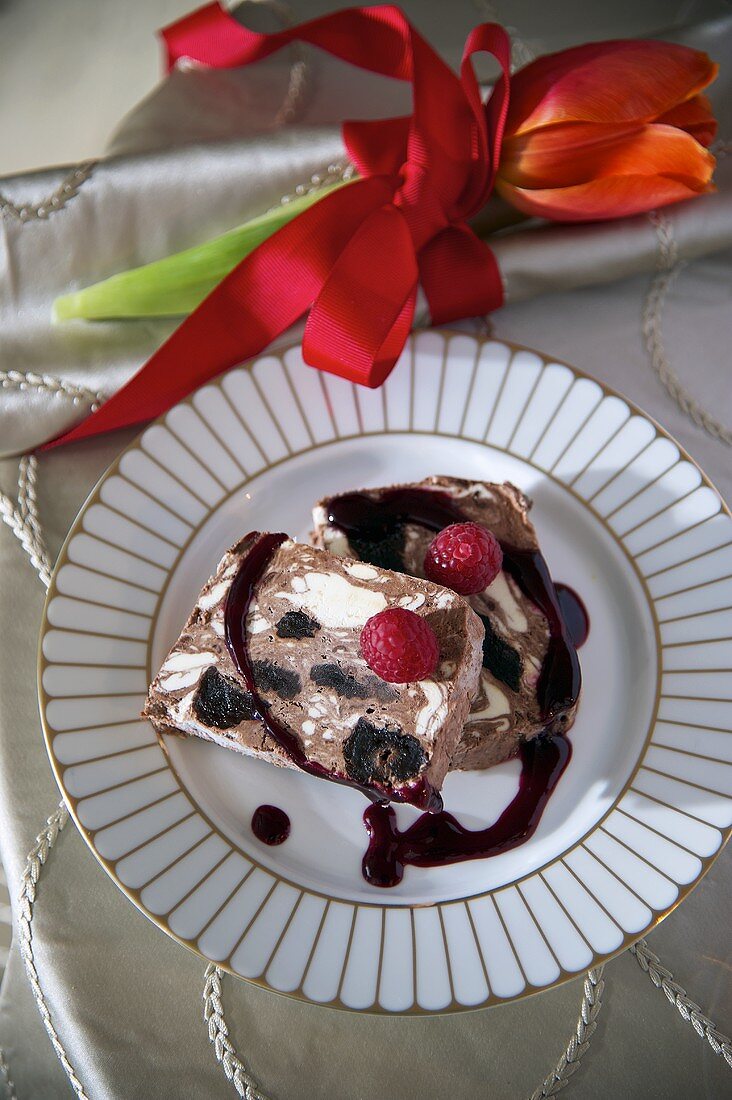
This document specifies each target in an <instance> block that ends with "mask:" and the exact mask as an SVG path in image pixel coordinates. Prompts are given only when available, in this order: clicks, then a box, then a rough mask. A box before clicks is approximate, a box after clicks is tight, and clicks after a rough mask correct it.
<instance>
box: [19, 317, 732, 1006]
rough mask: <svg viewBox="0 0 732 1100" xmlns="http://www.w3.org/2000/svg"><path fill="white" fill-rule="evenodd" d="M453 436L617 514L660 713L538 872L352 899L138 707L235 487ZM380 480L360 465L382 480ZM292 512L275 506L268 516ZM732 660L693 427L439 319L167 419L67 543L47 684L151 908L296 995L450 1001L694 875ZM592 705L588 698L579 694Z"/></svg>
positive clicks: (726, 779)
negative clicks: (647, 628) (391, 359)
mask: <svg viewBox="0 0 732 1100" xmlns="http://www.w3.org/2000/svg"><path fill="white" fill-rule="evenodd" d="M430 440H432V443H431V442H430ZM445 440H447V441H448V444H449V445H451V446H452V443H450V441H454V445H455V446H457V445H458V442H459V443H460V445H461V446H463V447H464V448H466V450H465V453H466V454H468V453H470V454H471V455H476V456H478V457H477V458H476V461H479V460H480V461H484V460H485V461H487V460H488V458H490V456H498V457H502V458H503V459H505V460H506V461H508V458H511V459H515V460H519V462H520V463H522V464H523V466H522V468H523V469H525V470H527V471H530V472H531V473H532V477H533V482H532V486H530V487H529V491H530V492H532V495H533V493H534V491H535V490H536V487H537V486H539V487H541V485H543V484H545V483H546V484H551V485H552V486H553V487H554V490H555V491H556V492H558V493H559V492H561V493H564V494H565V496H566V497H567V499H568V500H571V502H572V506H573V507H575V508H576V509H577V510H578V514H580V515H586V516H587V517H588V520H587V522H588V523H589V522H592V523H598V524H601V525H602V527H603V529H604V530H605V531H606V532H608V533H609V534H608V537H609V538H610V539H611V540H612V541H613V543H614V544H616V545H617V548H618V553H619V555H620V556H621V558H622V560H623V561H625V562H626V565H625V568H626V569H627V570H628V571H629V572H632V573H634V575H635V576H636V577H637V583H638V585H639V591H640V590H641V589H642V591H643V592H644V593H645V596H644V599H645V600H646V601H647V611H646V612H645V613H647V614H648V616H649V621H652V623H653V631H654V632H655V642H654V643H653V646H654V649H656V650H657V653H656V655H655V656H656V657H657V659H658V684H657V691H656V698H655V702H654V703H653V707H652V716H651V721H650V727H649V733H648V736H647V737H646V740H645V742H644V743H643V744H642V746H641V747H640V748H639V749H638V751H637V752H636V751H635V750H633V751H634V753H635V755H634V757H633V759H629V760H628V764H627V779H626V780H625V781H624V782H623V783H622V784H619V788H618V790H617V792H616V793H615V794H614V795H613V797H612V799H611V802H610V804H609V805H608V806H607V808H604V809H602V810H598V813H597V815H596V818H597V820H595V821H593V822H592V823H591V827H589V828H587V829H585V830H584V833H583V835H582V836H580V837H574V838H570V839H569V840H568V841H567V843H566V845H565V847H564V848H563V850H561V851H559V852H557V853H555V854H554V855H553V857H552V858H549V859H546V860H544V861H543V863H542V865H541V866H540V867H536V866H532V865H530V863H527V864H526V872H525V873H513V872H512V877H511V878H510V880H508V881H505V882H502V883H501V884H500V885H498V886H495V887H492V888H490V889H474V890H472V891H470V890H468V891H463V894H462V895H458V896H454V892H453V893H450V892H443V893H440V888H439V885H438V886H437V887H436V888H435V892H434V893H433V894H432V895H431V896H429V897H428V898H427V899H426V900H425V899H422V901H421V902H420V903H419V904H416V903H414V904H412V903H409V902H405V901H404V899H403V898H400V897H396V898H393V897H391V896H390V897H385V896H384V893H385V892H383V891H373V890H372V891H371V893H370V894H368V895H364V893H363V892H361V893H354V894H353V895H352V896H351V897H349V896H346V895H347V891H346V892H345V894H344V891H343V890H338V891H336V890H331V889H329V886H328V884H327V882H324V883H322V884H315V885H313V883H312V882H311V883H306V882H303V881H298V880H297V876H296V875H295V874H293V873H292V872H291V870H288V871H287V873H285V871H283V870H282V869H281V868H279V869H278V865H277V859H278V858H279V856H278V853H279V852H280V849H273V850H269V851H268V853H267V858H265V856H264V855H262V856H261V857H260V856H259V855H258V854H257V851H256V849H255V848H254V847H252V846H251V845H250V846H249V847H247V846H246V845H244V844H242V843H238V842H236V840H235V839H232V837H233V833H232V830H231V829H228V830H227V829H225V828H223V827H220V826H219V824H217V823H216V822H215V821H214V820H213V819H212V817H211V814H210V813H207V812H205V809H203V808H202V806H201V805H200V804H199V803H200V800H197V798H196V796H195V793H191V789H189V787H188V786H186V784H185V783H184V782H183V781H182V780H181V778H180V777H179V771H178V770H176V768H174V767H173V766H172V763H171V759H172V756H171V754H170V753H169V752H168V751H167V750H166V748H165V747H164V746H162V745H161V743H160V742H159V741H158V739H157V737H156V735H155V733H154V732H153V730H152V728H151V727H150V726H149V725H148V724H147V723H146V722H144V721H142V720H140V718H139V717H138V716H139V712H140V708H141V706H142V703H143V699H144V695H145V691H146V686H147V683H148V678H149V675H150V673H151V670H152V671H154V670H155V667H156V661H159V659H160V657H161V656H162V654H163V652H164V650H165V647H166V646H167V645H168V644H169V643H170V642H171V641H172V640H173V638H174V637H175V634H176V632H177V629H178V628H179V626H180V623H181V621H182V619H183V618H184V617H185V613H186V611H187V606H186V607H183V608H179V609H178V612H177V613H178V619H177V620H172V619H171V621H170V622H169V623H168V622H167V621H166V620H165V616H166V615H168V616H170V614H171V613H170V612H169V610H166V608H168V607H169V604H170V603H171V600H170V599H168V600H167V603H166V593H168V594H170V592H172V591H173V589H172V588H171V585H174V584H175V583H177V581H176V577H177V576H178V574H179V573H180V572H181V570H182V569H183V565H184V564H185V563H186V562H189V563H190V561H191V560H192V559H194V560H195V564H196V568H195V569H193V570H192V571H191V574H190V579H189V580H188V581H187V582H186V583H187V584H188V589H189V590H190V593H192V594H193V596H194V595H195V592H196V591H197V587H198V585H199V584H200V581H201V580H203V579H204V578H205V576H206V575H207V574H208V572H209V571H210V568H211V567H212V565H213V563H214V562H215V560H216V553H217V552H218V550H220V549H222V548H223V545H225V543H226V542H227V541H229V539H228V533H227V537H226V538H224V537H223V535H222V536H221V539H220V541H221V540H223V541H222V544H221V545H219V544H218V543H217V544H216V549H215V550H214V551H213V552H211V550H210V549H205V546H207V545H208V544H206V543H205V538H204V536H205V533H206V531H209V530H210V529H212V523H214V521H215V519H216V517H217V516H219V515H223V514H225V511H226V507H227V502H230V501H231V500H232V499H233V497H234V495H235V494H240V495H241V494H244V493H247V490H248V489H249V488H251V489H252V492H254V491H255V487H256V485H257V484H259V482H258V480H257V479H259V478H262V477H263V475H265V474H271V473H272V472H273V471H277V470H278V469H280V468H281V470H283V471H285V472H286V473H287V474H288V476H289V477H290V481H291V483H293V484H294V485H295V486H296V485H297V483H298V482H297V479H298V477H300V476H301V474H302V476H305V474H304V472H303V471H306V469H307V463H308V462H309V461H310V459H311V458H312V456H313V455H317V453H318V449H319V448H324V447H332V448H333V461H334V468H335V465H337V463H338V448H339V447H344V448H345V447H346V445H351V444H353V442H354V441H355V443H356V444H358V443H359V441H363V443H365V444H366V443H367V444H368V449H367V450H364V454H375V453H377V451H378V452H379V453H384V449H385V448H388V447H389V446H390V445H391V443H392V442H393V443H394V446H396V445H397V442H398V444H399V446H400V447H410V446H411V447H412V448H413V449H417V450H418V451H419V452H420V453H422V454H424V451H425V448H427V450H428V451H429V448H430V447H431V446H432V445H434V446H437V444H438V443H441V442H442V441H445ZM468 447H469V448H470V450H469V452H468V450H467V448H468ZM328 453H330V452H328ZM345 453H346V452H345V451H344V454H345ZM349 453H350V452H349ZM359 453H360V452H359ZM400 453H401V452H400ZM461 453H462V452H461ZM482 455H484V456H488V457H487V458H485V459H481V457H480V456H482ZM506 456H508V457H506ZM424 472H425V473H428V472H435V473H441V472H443V469H442V468H436V469H430V468H429V466H428V467H427V468H426V469H425V471H424ZM450 472H457V471H450ZM486 476H490V474H489V472H488V471H487V472H486ZM371 478H372V474H371V471H370V468H369V467H368V466H366V467H364V470H363V483H367V482H368V480H369V479H371ZM398 478H399V473H398V472H396V471H395V476H394V477H393V478H392V480H398ZM327 489H328V486H327V485H326V486H324V487H323V491H327ZM247 495H248V494H247ZM309 503H310V500H309V498H308V500H306V501H304V502H301V503H300V507H301V508H302V507H305V506H307V505H308V504H309ZM272 507H273V508H274V509H275V510H276V507H280V505H279V504H277V505H275V504H273V505H272ZM282 525H284V524H283V520H282V519H281V518H280V514H277V515H276V516H275V519H274V520H273V523H272V526H273V528H274V529H275V530H277V529H278V527H279V526H282ZM303 530H304V531H306V528H304V529H303ZM540 530H541V529H540ZM197 538H200V539H204V542H201V544H200V545H201V549H200V551H196V547H197V546H198V545H199V543H198V542H196V539H197ZM192 548H193V549H192ZM204 551H205V552H204ZM181 563H183V564H181ZM186 568H189V570H191V569H192V567H191V566H190V564H189V565H188V566H186ZM561 579H565V578H561ZM567 579H569V578H567ZM634 583H636V581H634ZM193 596H192V597H191V599H192V598H193ZM591 611H592V608H591ZM599 625H600V627H602V624H599ZM597 626H598V624H596V623H595V622H594V621H593V628H596V627H597ZM731 669H732V518H731V517H730V514H729V512H728V511H727V510H726V509H725V507H724V505H723V504H722V502H721V501H720V498H719V496H718V494H717V493H716V491H715V490H714V488H713V487H712V486H711V485H710V484H709V483H708V481H707V480H706V479H705V477H704V476H703V474H702V473H701V472H700V471H699V469H698V468H697V467H696V466H695V465H694V463H693V462H692V461H690V459H689V458H688V457H687V456H686V455H685V454H683V453H682V452H681V450H680V448H679V446H678V445H677V444H676V443H674V442H673V441H672V440H671V439H670V438H669V437H668V436H666V435H665V434H664V432H663V431H662V430H661V429H660V428H658V427H657V426H656V425H654V424H653V423H652V422H651V421H650V420H649V419H648V418H647V417H645V416H644V415H643V414H642V413H640V412H639V411H638V410H637V409H635V408H633V407H632V406H631V405H630V404H629V403H628V402H627V401H625V400H624V399H623V398H621V397H619V396H617V395H616V394H613V393H612V392H610V391H608V390H607V389H606V388H604V387H602V386H601V385H599V384H598V383H597V382H595V381H593V380H592V379H590V378H588V377H585V376H583V375H582V374H581V373H580V372H578V371H576V370H574V369H571V368H570V367H568V366H566V365H564V364H561V363H556V362H552V361H550V360H547V359H546V358H544V357H543V356H542V355H540V354H538V353H536V352H533V351H528V350H526V349H521V348H517V347H514V346H509V345H507V344H504V343H501V342H497V341H486V342H479V341H476V340H474V339H472V338H470V337H468V336H465V335H462V334H449V333H442V332H438V331H430V332H425V333H420V334H418V335H416V336H414V337H413V338H412V339H411V341H410V343H409V345H408V347H407V348H406V350H405V352H404V355H403V357H402V360H401V361H400V363H399V365H398V366H397V369H396V370H395V371H394V372H393V374H392V375H391V377H390V378H389V380H388V382H387V383H386V385H385V386H384V387H383V388H382V389H381V390H375V391H371V390H365V389H360V388H356V387H353V386H351V385H350V384H349V383H347V382H345V381H343V380H341V379H339V378H335V377H332V376H329V375H324V374H321V373H318V372H315V371H312V370H310V369H309V368H307V367H306V366H305V365H304V364H303V362H302V358H301V353H300V349H299V348H291V349H290V350H287V351H285V352H283V353H282V354H277V355H268V356H266V357H263V358H261V359H259V360H258V361H257V362H255V363H254V364H253V365H252V366H251V367H248V368H242V369H237V370H234V371H231V372H230V373H228V374H227V375H226V376H225V377H223V378H222V379H220V380H218V381H217V382H215V383H213V384H210V385H208V386H206V387H204V388H203V389H201V390H200V391H198V392H197V393H196V394H194V395H193V396H192V398H191V399H189V400H187V401H186V402H184V403H182V404H181V405H179V406H177V407H175V408H174V409H172V410H171V411H170V412H169V413H168V414H167V415H166V416H165V417H163V418H162V419H161V420H160V421H158V422H157V423H155V424H153V425H152V426H150V427H149V428H147V430H146V431H144V432H143V434H142V435H141V436H140V437H139V439H138V440H137V441H136V442H134V443H133V444H132V445H131V446H130V447H129V448H128V449H127V450H126V451H125V452H124V453H123V454H122V456H121V457H120V459H119V460H118V461H117V462H116V463H115V464H114V465H113V466H112V467H111V469H110V470H109V471H108V472H107V474H106V475H105V477H104V478H103V479H102V481H101V482H100V484H99V485H98V487H97V489H96V491H95V493H94V494H93V495H92V497H91V498H90V500H89V501H88V502H87V504H86V506H85V508H84V510H83V511H82V512H81V514H80V515H79V517H78V519H77V521H76V523H75V525H74V527H73V529H72V531H71V533H70V535H69V537H68V539H67V542H66V545H65V547H64V549H63V551H62V553H61V555H60V558H59V562H58V565H57V568H56V572H55V575H54V579H53V583H52V585H51V588H50V591H49V597H48V602H47V607H46V614H45V619H44V624H43V629H42V640H41V657H40V666H39V692H40V698H41V710H42V714H43V721H44V728H45V735H46V739H47V744H48V751H49V755H50V757H51V761H52V764H53V767H54V770H55V772H56V775H57V778H58V782H59V784H60V786H61V789H62V791H63V794H64V797H65V798H66V800H67V802H68V804H69V807H70V809H71V812H72V813H73V815H74V817H75V819H76V821H77V823H78V825H79V827H80V829H81V831H82V833H83V835H84V836H85V837H86V839H87V841H88V843H89V845H90V846H91V848H92V850H93V851H94V853H95V855H96V856H97V858H98V859H99V860H100V862H101V863H102V864H103V865H104V867H105V868H106V870H107V871H108V872H109V874H110V875H111V876H112V877H113V879H114V880H115V881H116V882H117V884H118V885H119V886H120V887H121V889H122V890H124V891H125V892H126V893H127V894H128V895H129V896H130V897H131V898H132V899H133V900H134V902H135V904H136V905H137V906H138V907H139V908H140V909H142V910H143V911H144V912H145V913H146V914H147V915H148V916H149V917H150V918H151V919H152V920H153V921H154V922H155V923H156V924H158V925H159V926H160V927H161V928H163V929H164V930H165V931H166V932H168V933H169V934H170V935H172V936H173V937H174V938H176V939H177V940H179V941H181V942H182V943H184V944H186V945H188V946H189V947H191V948H193V949H194V950H196V951H198V952H200V953H201V954H202V955H203V956H205V957H206V958H207V959H210V960H212V961H215V962H217V963H220V964H221V965H223V966H225V967H226V968H228V969H229V970H231V971H232V972H233V973H235V974H238V975H241V976H242V977H244V978H247V979H250V980H253V981H256V982H258V983H260V984H262V985H265V986H267V987H269V988H271V989H275V990H278V991H280V992H284V993H288V994H292V995H295V996H298V997H301V998H304V999H307V1000H309V1001H312V1002H317V1003H322V1004H331V1005H335V1006H338V1007H341V1008H348V1009H351V1010H361V1011H371V1012H387V1013H436V1012H444V1011H456V1010H459V1009H461V1008H470V1007H475V1006H479V1005H484V1004H490V1003H495V1002H499V1001H504V1000H511V999H514V998H517V997H520V996H522V995H525V994H527V993H531V992H534V991H535V990H537V989H542V988H547V987H551V986H553V985H556V984H557V983H559V982H560V981H563V980H565V979H567V978H568V977H571V976H572V975H573V974H576V973H578V972H580V971H582V970H584V969H586V968H587V967H589V966H592V965H596V964H597V963H598V962H600V961H601V960H602V959H604V958H607V957H609V956H611V955H613V954H614V953H616V952H618V951H619V950H621V949H622V948H623V947H624V946H626V945H627V944H628V943H630V942H632V941H633V940H634V939H637V938H638V937H639V936H641V935H643V934H644V933H646V932H647V931H648V930H649V929H651V928H652V927H653V926H654V925H655V924H657V923H658V921H659V920H660V919H661V918H662V917H663V916H664V915H665V914H666V913H668V912H669V911H670V910H671V909H672V908H673V907H674V906H675V905H676V904H677V903H678V901H679V900H680V899H681V898H683V897H684V895H685V894H686V893H687V892H688V891H689V890H690V889H691V887H692V886H693V885H694V884H695V883H696V882H697V881H698V879H699V878H700V877H701V875H702V874H703V873H704V872H705V870H706V869H707V867H708V866H709V864H710V862H711V860H712V859H713V857H714V856H715V855H716V854H717V853H718V852H719V850H720V848H721V846H722V845H723V843H724V841H725V840H726V838H727V836H728V833H729V829H730V823H731V822H732V675H731V671H730V670H731ZM591 706H592V699H590V698H587V697H585V699H584V700H583V704H582V707H581V712H582V709H583V708H591ZM203 751H204V752H213V753H217V752H219V750H216V749H211V748H210V747H209V746H204V748H203ZM212 759H213V758H212ZM572 767H574V760H573V761H572V764H571V765H570V769H569V771H568V773H567V774H568V775H569V772H571V769H572ZM269 770H272V769H269ZM473 782H475V777H473ZM564 782H565V780H564V779H563V780H562V783H564ZM289 843H290V842H288V844H289ZM286 848H287V845H284V846H283V848H282V852H283V853H284V852H285V849H286ZM487 862H488V863H490V862H492V861H487ZM461 866H462V867H465V866H467V865H461ZM471 866H472V865H471ZM476 866H477V865H476ZM451 870H453V869H451ZM476 873H477V872H476ZM481 873H483V872H481ZM420 874H424V872H419V871H416V875H417V876H419V875H420ZM422 881H430V880H422ZM435 882H439V880H438V879H435Z"/></svg>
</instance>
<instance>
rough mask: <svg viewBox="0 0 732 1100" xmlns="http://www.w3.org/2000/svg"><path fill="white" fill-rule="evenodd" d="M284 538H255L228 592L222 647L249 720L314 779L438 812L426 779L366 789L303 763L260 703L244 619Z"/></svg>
mask: <svg viewBox="0 0 732 1100" xmlns="http://www.w3.org/2000/svg"><path fill="white" fill-rule="evenodd" d="M286 539H287V535H283V534H278V535H260V536H259V538H257V539H256V541H255V542H254V543H253V545H252V547H251V548H250V550H249V552H248V554H247V556H246V557H245V558H244V561H243V562H242V563H241V565H240V567H239V571H238V573H237V574H236V576H235V577H234V580H233V581H232V584H231V588H230V589H229V594H228V596H227V598H226V608H225V610H224V629H225V633H226V644H227V646H228V649H229V652H230V654H231V657H232V660H233V662H234V664H235V666H236V668H237V669H238V671H239V673H240V675H241V677H242V679H243V680H244V684H245V686H246V689H247V692H248V693H249V695H250V697H251V702H250V710H251V717H252V718H253V719H256V720H257V721H259V722H261V723H262V725H263V726H264V728H265V729H266V731H267V733H268V734H269V735H270V737H271V738H272V739H273V740H274V741H276V742H277V744H278V745H279V746H280V748H281V749H282V750H283V752H285V753H286V754H287V756H289V758H290V760H292V762H293V764H295V765H297V767H298V768H300V770H301V771H304V772H307V773H308V775H315V776H317V777H318V779H327V780H329V781H330V782H331V783H341V784H343V785H344V786H347V787H356V788H357V789H358V790H361V791H363V793H364V794H365V795H366V796H367V797H368V798H369V799H371V800H372V801H375V802H376V801H396V802H409V803H410V805H412V806H417V807H418V808H419V809H420V810H429V811H431V812H436V811H439V810H441V809H442V798H441V796H440V794H439V792H438V791H435V790H434V789H433V787H432V786H431V784H430V783H429V781H428V780H427V779H425V778H424V776H420V777H419V779H417V780H415V782H413V783H408V784H405V785H404V786H403V787H401V788H400V789H399V790H398V791H394V790H391V789H384V790H380V789H379V788H378V787H377V786H376V785H370V786H368V787H364V786H362V785H361V784H360V783H356V782H354V781H353V780H352V779H349V778H348V777H347V776H345V775H340V774H339V773H337V772H331V771H328V769H327V768H324V767H323V765H322V764H318V763H317V762H316V761H314V760H310V759H308V757H307V756H306V754H305V753H304V752H303V750H302V748H301V746H300V742H299V741H298V739H297V737H296V735H295V734H294V733H293V732H292V731H291V730H289V729H288V728H287V726H285V725H284V724H283V723H282V722H280V721H278V720H277V718H275V716H274V715H273V714H272V709H271V707H269V706H268V704H267V703H266V702H265V700H264V699H262V697H261V695H260V694H259V691H258V690H257V684H256V682H255V669H254V667H253V665H252V660H251V657H250V656H249V650H248V647H247V642H246V619H247V614H248V612H249V607H250V605H251V602H252V598H253V596H254V589H255V586H256V584H257V581H258V580H259V578H260V577H261V575H262V573H263V572H264V570H265V568H266V566H267V563H268V562H269V560H270V558H271V557H272V555H273V554H274V552H275V551H276V550H277V548H278V546H281V545H282V543H283V542H285V541H286Z"/></svg>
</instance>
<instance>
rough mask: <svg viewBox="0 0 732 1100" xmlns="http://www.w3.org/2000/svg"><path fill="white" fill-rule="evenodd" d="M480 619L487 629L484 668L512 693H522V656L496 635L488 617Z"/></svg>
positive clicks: (484, 641) (484, 640)
mask: <svg viewBox="0 0 732 1100" xmlns="http://www.w3.org/2000/svg"><path fill="white" fill-rule="evenodd" d="M480 618H481V621H482V623H483V626H484V627H485V638H484V639H483V668H487V669H488V671H489V672H492V673H493V675H494V676H495V678H496V679H497V680H500V681H501V683H502V684H505V685H506V686H507V687H510V688H511V691H520V689H521V673H522V672H523V665H522V662H521V656H520V654H519V653H517V651H516V650H515V649H514V648H513V646H510V645H509V644H508V642H506V641H504V639H503V638H502V637H501V636H500V634H498V633H496V631H495V630H494V629H493V624H492V623H491V621H490V619H489V618H488V617H487V616H485V615H481V616H480Z"/></svg>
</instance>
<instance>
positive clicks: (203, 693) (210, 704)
mask: <svg viewBox="0 0 732 1100" xmlns="http://www.w3.org/2000/svg"><path fill="white" fill-rule="evenodd" d="M192 705H193V713H194V714H195V716H196V718H197V719H198V720H199V722H203V724H204V725H205V726H213V727H214V729H218V730H228V729H231V727H232V726H238V725H239V723H240V722H247V721H250V720H251V719H252V718H255V717H256V715H255V713H254V705H253V701H252V697H251V695H250V694H249V692H248V691H242V690H241V688H239V687H237V686H236V684H235V683H233V682H232V681H231V680H230V679H229V678H228V676H222V675H221V673H220V672H218V671H217V670H216V669H215V668H214V667H213V665H209V667H208V668H207V669H206V671H205V672H204V674H203V676H202V677H201V682H200V684H199V685H198V691H197V692H196V694H195V696H194V697H193V704H192Z"/></svg>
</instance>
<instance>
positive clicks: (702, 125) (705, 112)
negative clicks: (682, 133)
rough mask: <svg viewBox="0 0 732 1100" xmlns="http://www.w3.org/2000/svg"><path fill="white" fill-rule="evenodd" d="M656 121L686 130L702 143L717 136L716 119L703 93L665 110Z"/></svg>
mask: <svg viewBox="0 0 732 1100" xmlns="http://www.w3.org/2000/svg"><path fill="white" fill-rule="evenodd" d="M656 122H662V123H663V124H664V125H666V126H677V127H678V128H679V130H686V132H687V134H691V136H692V137H693V138H695V139H696V140H697V141H698V142H700V143H701V144H702V145H707V146H709V145H711V144H712V142H713V141H714V139H715V137H716V136H717V120H716V118H715V117H714V115H713V114H712V105H711V103H710V102H709V100H708V99H707V97H706V96H705V95H695V96H694V98H693V99H688V100H687V101H686V103H679V105H678V107H672V108H671V110H670V111H666V113H665V114H663V115H661V116H660V118H657V119H656Z"/></svg>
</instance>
